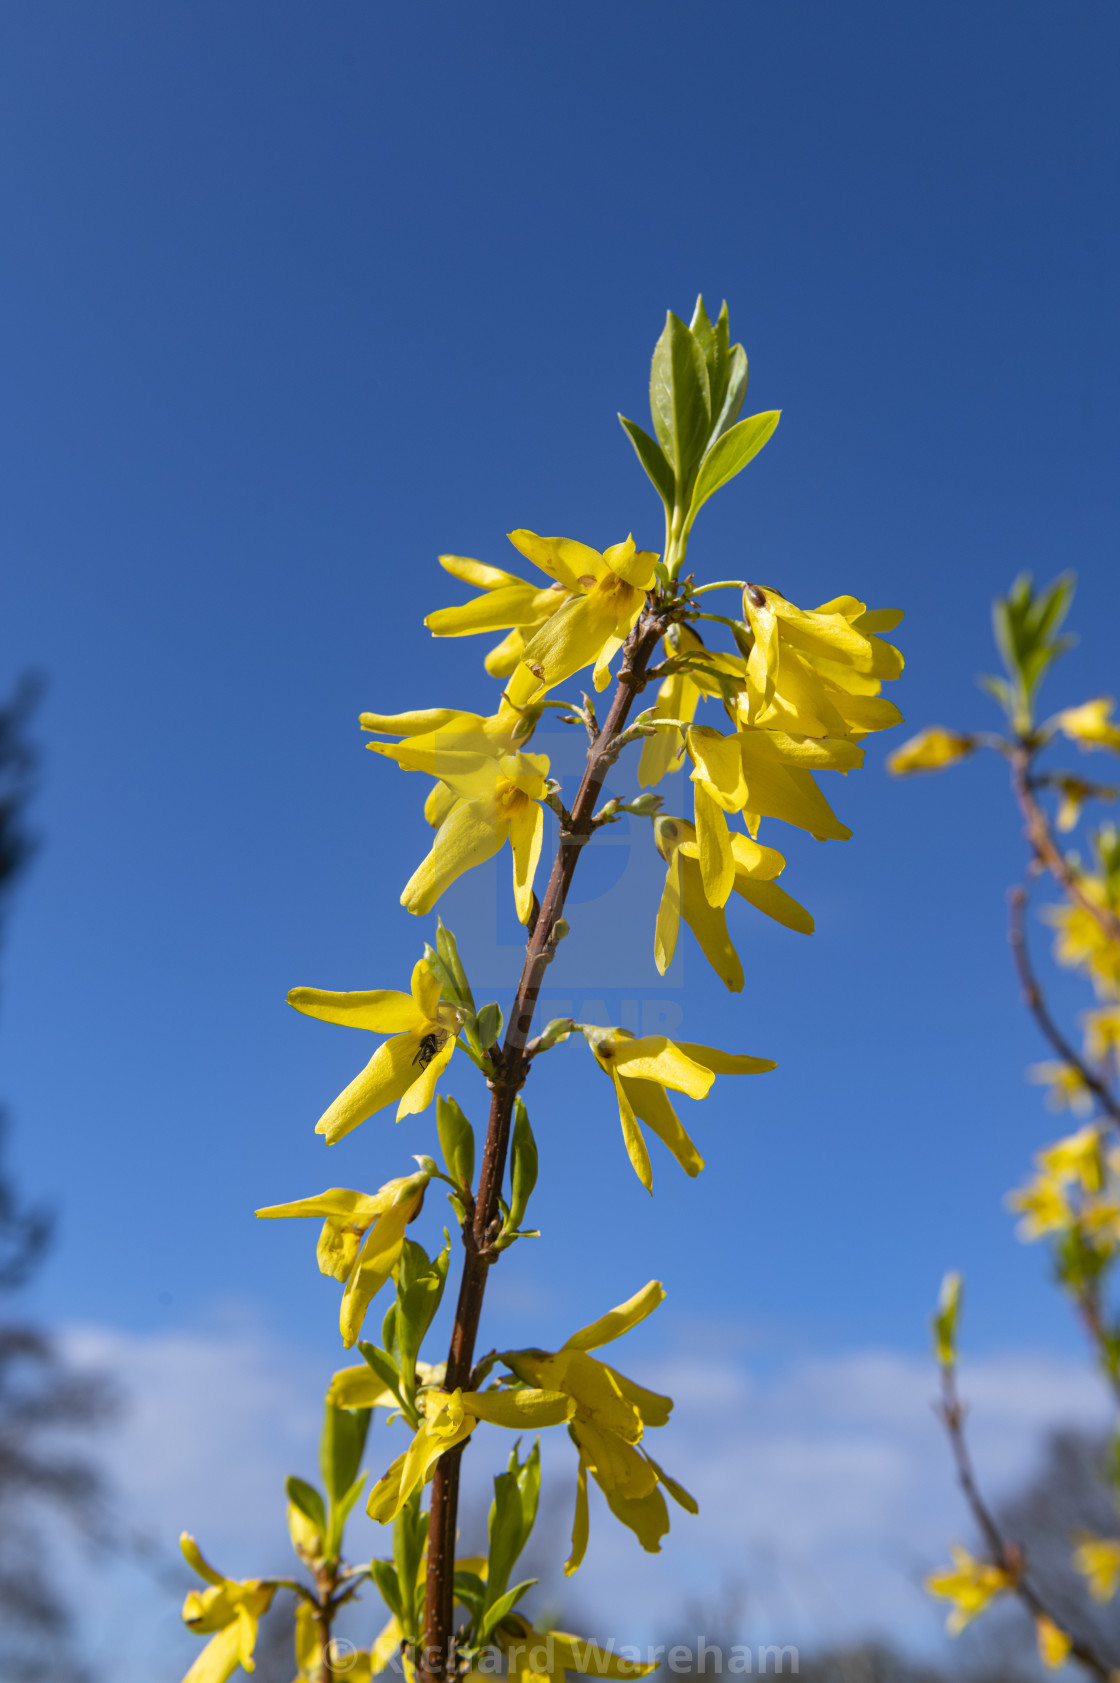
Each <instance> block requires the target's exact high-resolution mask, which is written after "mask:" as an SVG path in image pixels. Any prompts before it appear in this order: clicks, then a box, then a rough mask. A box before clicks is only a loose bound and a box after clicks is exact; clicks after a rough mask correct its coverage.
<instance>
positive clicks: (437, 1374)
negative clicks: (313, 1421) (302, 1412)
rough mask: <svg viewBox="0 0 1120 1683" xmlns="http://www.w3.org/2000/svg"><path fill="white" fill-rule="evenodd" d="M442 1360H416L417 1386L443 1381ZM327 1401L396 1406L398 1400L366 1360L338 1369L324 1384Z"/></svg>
mask: <svg viewBox="0 0 1120 1683" xmlns="http://www.w3.org/2000/svg"><path fill="white" fill-rule="evenodd" d="M445 1366H446V1364H445V1363H444V1362H438V1363H436V1362H417V1364H416V1380H417V1384H418V1385H419V1386H423V1385H434V1386H439V1385H440V1384H441V1383H442V1381H443V1375H444V1369H445ZM327 1401H328V1402H329V1403H333V1404H334V1406H335V1407H336V1408H398V1407H399V1406H400V1399H399V1397H398V1396H397V1393H396V1392H395V1391H391V1390H390V1389H389V1387H388V1385H385V1384H383V1383H382V1381H381V1380H380V1379H379V1378H378V1377H377V1375H376V1373H374V1371H373V1369H372V1368H371V1367H370V1366H368V1364H367V1363H366V1362H359V1363H358V1365H357V1366H356V1367H343V1368H340V1369H339V1370H338V1372H337V1373H336V1374H335V1375H334V1377H333V1379H332V1380H331V1382H330V1384H329V1386H328V1387H327Z"/></svg>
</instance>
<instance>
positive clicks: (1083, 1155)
mask: <svg viewBox="0 0 1120 1683" xmlns="http://www.w3.org/2000/svg"><path fill="white" fill-rule="evenodd" d="M1101 1144H1102V1138H1101V1130H1100V1128H1099V1127H1097V1126H1096V1125H1095V1124H1093V1123H1091V1122H1090V1123H1088V1124H1086V1126H1085V1127H1084V1128H1078V1130H1077V1132H1076V1133H1075V1134H1068V1135H1067V1136H1066V1138H1065V1139H1062V1140H1058V1141H1057V1142H1056V1143H1055V1144H1054V1145H1051V1146H1048V1147H1047V1148H1046V1150H1045V1151H1040V1152H1039V1154H1038V1157H1037V1159H1036V1161H1037V1163H1038V1166H1039V1168H1040V1169H1042V1171H1043V1173H1044V1174H1047V1175H1052V1176H1053V1178H1054V1179H1055V1180H1057V1181H1063V1182H1065V1181H1076V1182H1078V1183H1079V1184H1080V1185H1081V1186H1082V1187H1084V1189H1085V1191H1086V1192H1099V1191H1100V1190H1101V1187H1102V1185H1103V1184H1104V1163H1103V1161H1102V1158H1101Z"/></svg>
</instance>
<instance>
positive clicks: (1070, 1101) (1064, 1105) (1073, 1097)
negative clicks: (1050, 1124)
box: [1027, 1061, 1093, 1116]
mask: <svg viewBox="0 0 1120 1683" xmlns="http://www.w3.org/2000/svg"><path fill="white" fill-rule="evenodd" d="M1027 1078H1028V1080H1030V1081H1033V1082H1034V1083H1035V1085H1036V1086H1039V1087H1048V1088H1049V1092H1048V1093H1047V1094H1046V1103H1047V1106H1048V1108H1049V1109H1050V1110H1072V1111H1073V1113H1074V1115H1075V1116H1087V1115H1088V1114H1089V1112H1090V1111H1091V1110H1092V1108H1093V1095H1092V1093H1091V1092H1090V1090H1089V1088H1088V1087H1087V1086H1086V1085H1085V1077H1084V1076H1083V1075H1082V1073H1081V1071H1080V1070H1079V1069H1077V1068H1076V1066H1075V1065H1074V1064H1063V1063H1058V1062H1057V1061H1054V1062H1049V1063H1042V1064H1032V1065H1031V1067H1030V1069H1029V1070H1028V1071H1027Z"/></svg>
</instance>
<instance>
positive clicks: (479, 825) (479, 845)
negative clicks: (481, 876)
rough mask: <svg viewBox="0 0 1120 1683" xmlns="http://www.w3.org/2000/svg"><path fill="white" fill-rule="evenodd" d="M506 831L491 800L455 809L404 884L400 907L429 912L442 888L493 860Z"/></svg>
mask: <svg viewBox="0 0 1120 1683" xmlns="http://www.w3.org/2000/svg"><path fill="white" fill-rule="evenodd" d="M508 832H509V825H508V823H502V822H500V821H499V820H498V818H497V816H496V812H495V807H494V801H493V799H492V797H483V798H482V799H481V800H471V801H463V802H462V803H461V804H460V805H458V806H456V807H454V808H453V810H452V811H451V813H450V814H449V815H448V817H447V818H445V819H444V821H443V823H442V824H441V825H440V827H439V830H438V831H437V832H436V838H435V841H434V842H433V843H432V850H431V852H430V853H429V854H428V857H427V858H426V859H425V860H424V862H423V864H421V865H419V866H418V867H417V869H416V870H415V871H414V872H413V874H412V876H411V877H410V878H409V880H408V882H407V883H406V884H405V887H404V891H403V893H402V894H401V905H402V906H404V907H405V908H406V909H407V910H408V911H410V912H415V913H416V914H418V915H419V914H421V913H424V912H430V911H431V909H432V907H433V906H434V905H435V903H436V901H437V900H438V899H439V897H440V895H441V894H442V893H443V891H444V889H445V888H450V886H451V884H452V883H453V882H455V881H456V880H457V879H458V878H459V877H461V876H462V875H463V873H464V872H465V871H470V870H473V869H474V867H475V866H476V865H483V864H485V862H486V861H487V859H492V858H493V857H494V855H495V853H497V852H498V851H499V850H500V848H501V847H502V844H503V843H504V841H505V839H506V836H507V834H508Z"/></svg>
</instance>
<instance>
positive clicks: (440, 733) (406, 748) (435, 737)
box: [359, 695, 541, 830]
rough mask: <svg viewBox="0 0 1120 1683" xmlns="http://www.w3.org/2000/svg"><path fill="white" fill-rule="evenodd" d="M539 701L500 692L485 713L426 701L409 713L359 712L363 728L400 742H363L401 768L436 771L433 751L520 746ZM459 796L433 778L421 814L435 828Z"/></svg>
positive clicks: (497, 750) (501, 750)
mask: <svg viewBox="0 0 1120 1683" xmlns="http://www.w3.org/2000/svg"><path fill="white" fill-rule="evenodd" d="M540 714H541V709H540V708H539V707H514V706H513V705H512V704H511V702H510V701H509V698H508V697H507V696H505V695H503V697H502V702H501V705H500V707H499V708H498V711H497V712H496V713H492V714H490V715H489V717H486V718H484V717H483V715H482V714H481V713H468V712H465V711H463V709H461V708H457V707H426V708H420V709H418V710H416V711H414V712H411V713H363V714H361V716H360V719H359V723H360V724H361V727H362V729H363V730H368V731H374V732H376V733H377V734H378V735H380V736H399V737H402V738H403V739H404V740H403V741H401V742H396V743H393V742H367V744H366V747H367V748H369V750H370V751H371V753H374V754H381V755H383V756H384V757H385V758H386V759H388V760H396V762H397V764H398V765H400V766H401V767H402V768H403V769H404V770H405V771H418V770H419V771H428V772H430V774H431V775H432V776H433V777H438V770H437V769H436V768H435V767H434V765H433V764H432V761H433V757H438V756H439V755H442V754H446V753H449V752H450V753H458V754H464V753H473V754H489V755H493V756H495V757H498V756H500V755H502V754H512V753H514V752H515V751H516V750H518V749H521V748H524V747H525V746H526V744H527V743H528V741H529V739H530V737H531V736H532V734H533V732H534V730H535V729H536V727H537V724H538V723H539V721H540ZM458 799H459V797H458V796H457V795H456V794H455V793H454V791H453V790H452V789H450V788H448V786H447V784H446V783H442V782H437V783H436V784H435V785H434V786H433V788H432V789H431V790H430V792H429V794H428V798H427V800H426V801H425V803H424V817H425V818H426V819H427V820H428V823H429V824H430V825H431V826H432V828H433V830H438V829H439V827H440V825H441V824H442V823H443V821H444V819H445V818H446V817H447V815H448V813H449V812H450V811H451V808H452V807H453V806H454V805H455V803H456V801H457V800H458Z"/></svg>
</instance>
